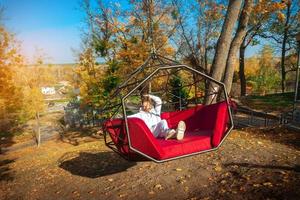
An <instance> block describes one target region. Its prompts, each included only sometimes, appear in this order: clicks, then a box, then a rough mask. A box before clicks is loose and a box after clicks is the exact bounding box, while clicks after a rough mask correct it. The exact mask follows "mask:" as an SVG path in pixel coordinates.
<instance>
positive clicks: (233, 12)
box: [211, 0, 242, 81]
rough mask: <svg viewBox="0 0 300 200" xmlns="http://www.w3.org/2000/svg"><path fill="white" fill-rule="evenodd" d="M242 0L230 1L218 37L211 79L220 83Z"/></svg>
mask: <svg viewBox="0 0 300 200" xmlns="http://www.w3.org/2000/svg"><path fill="white" fill-rule="evenodd" d="M241 3H242V0H230V1H229V5H228V8H227V14H226V18H225V21H224V24H223V27H222V32H221V35H220V37H219V40H218V43H217V48H216V53H215V57H214V60H213V63H212V67H211V71H212V77H213V78H215V79H216V80H217V81H220V80H221V78H222V75H223V72H224V69H225V65H226V59H227V56H228V51H229V47H230V44H231V37H232V32H233V29H234V25H235V23H236V21H237V20H238V15H239V12H240V7H241Z"/></svg>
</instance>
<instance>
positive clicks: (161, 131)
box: [153, 119, 169, 137]
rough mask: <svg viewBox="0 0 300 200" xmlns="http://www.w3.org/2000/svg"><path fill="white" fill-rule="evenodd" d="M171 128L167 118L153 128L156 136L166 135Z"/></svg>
mask: <svg viewBox="0 0 300 200" xmlns="http://www.w3.org/2000/svg"><path fill="white" fill-rule="evenodd" d="M168 130H169V126H168V123H167V121H166V120H165V119H162V120H161V121H160V122H158V123H157V124H156V126H155V128H154V130H153V135H154V137H165V136H166V135H167V132H168Z"/></svg>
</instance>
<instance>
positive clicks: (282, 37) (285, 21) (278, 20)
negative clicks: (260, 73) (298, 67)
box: [264, 0, 300, 92]
mask: <svg viewBox="0 0 300 200" xmlns="http://www.w3.org/2000/svg"><path fill="white" fill-rule="evenodd" d="M282 4H283V6H284V8H283V10H282V12H281V13H279V14H278V15H274V16H273V17H272V18H271V20H270V23H269V31H268V33H266V34H265V35H264V36H265V38H269V39H272V40H273V42H274V47H276V49H279V51H280V52H281V62H280V70H281V91H282V92H285V89H286V73H287V69H286V67H287V66H286V64H285V62H286V55H288V54H290V53H292V52H293V50H294V49H296V47H297V43H296V40H295V35H296V34H297V33H298V32H299V31H300V20H299V16H300V14H299V13H300V5H299V1H297V0H285V1H282Z"/></svg>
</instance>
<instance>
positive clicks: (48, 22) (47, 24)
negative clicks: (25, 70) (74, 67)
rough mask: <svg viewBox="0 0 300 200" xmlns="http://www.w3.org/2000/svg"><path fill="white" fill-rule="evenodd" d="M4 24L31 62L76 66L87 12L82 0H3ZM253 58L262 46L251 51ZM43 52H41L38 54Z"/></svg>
mask: <svg viewBox="0 0 300 200" xmlns="http://www.w3.org/2000/svg"><path fill="white" fill-rule="evenodd" d="M0 5H1V6H2V7H4V24H5V25H6V27H7V28H8V30H9V31H10V32H13V33H15V37H16V39H17V40H18V41H19V42H21V52H22V54H23V55H25V58H26V60H27V61H28V63H32V62H34V60H35V57H36V56H35V55H37V54H42V55H43V56H44V58H45V60H44V62H45V63H53V64H62V63H75V62H76V60H77V59H76V52H79V51H80V46H81V33H82V28H83V27H84V12H83V11H82V10H81V9H80V0H0ZM248 49H249V50H247V52H246V56H247V57H249V56H252V55H254V54H255V53H257V52H258V51H259V49H260V47H259V46H256V47H251V48H248ZM37 52H40V53H37Z"/></svg>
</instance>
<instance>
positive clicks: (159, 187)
mask: <svg viewBox="0 0 300 200" xmlns="http://www.w3.org/2000/svg"><path fill="white" fill-rule="evenodd" d="M154 188H155V189H159V190H162V189H163V187H162V185H161V184H156V185H155V186H154Z"/></svg>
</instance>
